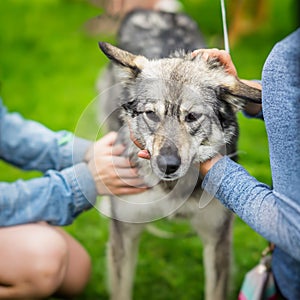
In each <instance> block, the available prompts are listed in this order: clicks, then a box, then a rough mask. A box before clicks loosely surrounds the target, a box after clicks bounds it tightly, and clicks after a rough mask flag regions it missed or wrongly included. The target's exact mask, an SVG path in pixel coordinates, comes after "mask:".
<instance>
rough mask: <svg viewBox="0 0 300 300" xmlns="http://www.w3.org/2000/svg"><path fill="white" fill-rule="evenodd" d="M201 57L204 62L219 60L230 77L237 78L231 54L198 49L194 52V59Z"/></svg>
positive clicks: (216, 50) (223, 51) (214, 49)
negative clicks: (211, 59) (212, 59)
mask: <svg viewBox="0 0 300 300" xmlns="http://www.w3.org/2000/svg"><path fill="white" fill-rule="evenodd" d="M198 55H201V56H202V58H203V59H204V60H208V59H209V58H212V57H214V58H217V59H218V60H219V61H220V62H221V64H222V65H223V66H224V68H225V70H226V72H227V73H228V74H230V75H233V76H235V77H237V71H236V68H235V65H234V64H233V61H232V59H231V56H230V54H229V53H228V52H227V51H225V50H219V49H216V48H213V49H198V50H195V51H193V52H192V57H196V56H198Z"/></svg>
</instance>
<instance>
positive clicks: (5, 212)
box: [0, 163, 97, 226]
mask: <svg viewBox="0 0 300 300" xmlns="http://www.w3.org/2000/svg"><path fill="white" fill-rule="evenodd" d="M96 197H97V192H96V187H95V184H94V181H93V178H92V175H91V173H90V172H89V170H88V167H87V165H86V164H85V163H80V164H77V165H75V166H73V167H70V168H67V169H64V170H63V171H61V172H58V171H55V170H50V171H48V172H46V173H45V175H44V176H43V177H41V178H36V179H32V180H27V181H24V180H18V181H16V182H14V183H5V182H0V226H11V225H17V224H24V223H31V222H38V221H46V222H48V223H49V224H53V225H67V224H71V223H72V222H73V220H74V218H75V217H76V216H78V215H79V214H80V213H81V212H82V211H84V210H87V209H89V208H91V207H92V206H93V205H94V203H95V201H96Z"/></svg>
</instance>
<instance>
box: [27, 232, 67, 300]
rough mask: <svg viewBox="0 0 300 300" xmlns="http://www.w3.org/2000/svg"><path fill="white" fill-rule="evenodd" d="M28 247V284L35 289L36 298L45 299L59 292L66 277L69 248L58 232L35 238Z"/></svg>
mask: <svg viewBox="0 0 300 300" xmlns="http://www.w3.org/2000/svg"><path fill="white" fill-rule="evenodd" d="M34 240H35V241H34V242H33V243H31V244H29V245H28V247H27V254H26V257H27V258H28V259H29V261H28V264H30V267H29V268H28V274H27V276H28V278H27V280H28V282H29V284H31V285H32V286H33V287H34V290H35V293H36V296H38V297H45V296H49V295H52V294H53V293H55V292H56V291H57V289H58V288H59V286H60V285H61V282H62V281H63V278H64V276H65V272H66V267H67V261H68V259H67V258H68V248H67V244H66V242H65V241H64V239H63V238H62V237H61V236H60V235H59V234H57V233H56V232H54V231H53V232H51V230H49V232H47V233H45V234H44V235H43V236H38V237H37V236H35V237H34Z"/></svg>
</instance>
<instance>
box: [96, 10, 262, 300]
mask: <svg viewBox="0 0 300 300" xmlns="http://www.w3.org/2000/svg"><path fill="white" fill-rule="evenodd" d="M118 46H119V47H120V48H122V49H123V50H121V49H119V48H117V47H114V46H112V45H110V44H107V43H100V47H101V49H102V51H103V52H104V53H105V55H106V56H107V57H108V58H109V59H111V60H112V62H113V63H114V64H111V65H110V66H109V68H108V70H107V71H106V73H105V76H104V79H103V81H102V88H101V91H102V94H101V101H102V103H103V111H104V112H105V114H106V115H109V118H108V120H107V123H108V129H109V130H119V142H121V143H123V144H125V145H126V149H127V150H126V154H125V155H128V156H129V157H131V158H132V159H133V161H134V164H135V165H136V166H137V167H138V169H139V172H140V175H141V176H143V177H144V178H145V181H146V183H148V184H150V185H152V186H153V188H152V189H150V190H149V191H147V192H145V193H144V194H140V195H132V196H127V197H122V199H119V198H117V197H112V198H111V199H110V200H109V201H108V202H105V201H104V202H103V203H106V204H109V208H105V206H103V208H102V211H103V212H104V213H106V214H108V215H110V216H111V217H112V221H111V228H110V240H109V249H108V252H109V273H110V289H111V299H114V300H129V299H131V295H132V283H133V277H134V269H135V262H136V256H137V249H138V240H139V235H140V233H141V232H142V230H143V228H144V227H145V224H146V223H147V222H150V221H153V220H155V219H158V218H161V217H164V216H172V217H176V216H180V217H184V218H187V219H188V220H189V221H190V222H191V225H192V227H193V228H194V229H195V231H196V232H197V233H198V234H199V236H200V237H201V239H202V241H203V244H204V265H205V276H206V283H205V298H206V299H207V300H218V299H226V292H227V283H228V278H229V272H230V271H229V269H230V256H231V223H232V213H231V212H230V211H228V210H227V209H226V208H224V207H223V206H222V205H221V204H220V203H219V202H218V200H216V199H214V198H213V197H212V199H211V201H209V203H207V204H206V205H205V207H202V208H200V206H201V203H200V206H199V199H200V197H201V194H202V193H203V191H202V190H201V178H200V177H199V176H198V169H197V168H195V167H194V165H195V163H199V162H203V161H205V160H207V159H208V158H211V157H213V156H214V155H215V154H216V153H217V152H218V151H220V149H221V147H222V145H224V144H225V145H226V151H227V154H230V153H235V152H236V142H237V136H238V127H237V121H236V116H235V114H236V112H237V111H238V110H239V109H241V108H242V107H243V106H244V105H245V103H246V101H248V100H252V101H256V102H258V101H260V97H261V94H260V92H259V91H258V90H256V89H254V88H250V87H248V86H246V85H244V84H243V83H242V82H240V81H239V80H238V79H237V78H235V77H234V76H231V75H228V74H227V73H226V72H225V70H224V68H223V66H222V64H221V63H220V62H219V61H218V60H216V59H208V60H205V59H204V58H203V57H202V56H201V55H198V56H196V57H192V55H191V53H190V51H192V50H194V49H197V48H200V47H202V48H203V46H204V44H203V40H202V38H201V36H200V33H199V32H198V29H197V26H196V25H195V23H194V22H193V21H192V20H191V19H190V18H188V17H187V16H185V15H183V14H170V13H163V12H153V11H136V12H133V13H131V14H130V15H129V16H128V17H127V18H126V19H125V20H124V22H123V24H122V26H121V30H120V35H119V45H118ZM124 50H126V51H124ZM175 50H176V51H175ZM146 57H147V58H146ZM128 126H129V127H130V130H131V132H132V133H133V136H134V137H135V138H136V139H137V140H138V141H139V143H140V144H141V145H142V146H143V147H144V149H147V150H148V151H149V153H150V154H151V159H150V161H148V160H143V159H139V158H138V157H137V152H138V150H139V149H138V148H137V147H136V146H135V145H133V143H132V141H131V140H130V134H129V129H128Z"/></svg>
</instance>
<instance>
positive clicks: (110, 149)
mask: <svg viewBox="0 0 300 300" xmlns="http://www.w3.org/2000/svg"><path fill="white" fill-rule="evenodd" d="M116 137H117V133H116V132H110V133H108V134H107V135H105V136H104V137H103V138H101V139H100V140H98V141H97V142H95V143H94V144H93V145H92V146H91V148H90V149H89V150H88V152H87V154H86V161H88V168H89V170H90V172H91V174H92V176H93V178H94V180H95V184H96V189H97V192H98V194H99V195H125V194H126V195H127V194H137V193H141V192H144V191H145V190H146V189H147V187H146V186H145V185H144V182H143V180H142V179H141V178H140V177H138V174H137V170H136V169H135V168H133V167H132V166H131V163H130V161H129V159H127V158H125V157H122V156H121V154H122V153H123V151H124V149H125V147H124V146H123V145H114V143H115V141H116Z"/></svg>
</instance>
